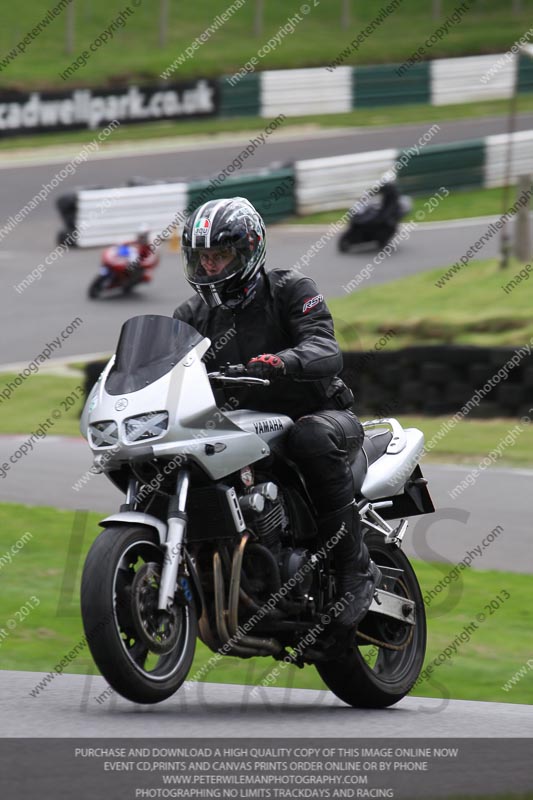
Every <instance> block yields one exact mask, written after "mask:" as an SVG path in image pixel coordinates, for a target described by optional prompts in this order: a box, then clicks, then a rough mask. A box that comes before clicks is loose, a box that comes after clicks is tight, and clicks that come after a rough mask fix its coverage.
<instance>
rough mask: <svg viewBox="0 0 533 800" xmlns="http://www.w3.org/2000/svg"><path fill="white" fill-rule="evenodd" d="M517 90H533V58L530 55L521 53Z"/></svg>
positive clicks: (522, 91)
mask: <svg viewBox="0 0 533 800" xmlns="http://www.w3.org/2000/svg"><path fill="white" fill-rule="evenodd" d="M516 89H517V92H518V93H519V94H523V93H525V92H533V58H532V57H531V56H530V55H529V56H526V55H520V61H519V67H518V83H517V87H516Z"/></svg>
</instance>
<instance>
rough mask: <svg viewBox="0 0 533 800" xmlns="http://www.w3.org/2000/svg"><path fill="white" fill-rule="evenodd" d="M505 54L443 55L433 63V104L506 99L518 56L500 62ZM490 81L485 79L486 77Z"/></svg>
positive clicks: (512, 81) (509, 91)
mask: <svg viewBox="0 0 533 800" xmlns="http://www.w3.org/2000/svg"><path fill="white" fill-rule="evenodd" d="M501 58H502V56H501V55H500V56H497V55H489V56H469V57H467V58H443V59H437V60H436V61H432V62H431V67H430V74H431V79H430V83H431V105H434V106H446V105H452V104H453V103H473V102H479V101H481V100H505V99H506V98H509V97H511V95H512V93H513V87H514V82H515V75H516V71H517V58H516V57H515V56H513V57H511V58H510V59H509V60H508V61H505V62H502V63H501V64H498V69H497V70H494V72H491V71H490V70H491V68H494V67H495V65H496V64H497V62H498V59H501ZM485 77H486V78H487V80H483V79H484V78H485Z"/></svg>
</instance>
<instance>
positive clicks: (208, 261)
mask: <svg viewBox="0 0 533 800" xmlns="http://www.w3.org/2000/svg"><path fill="white" fill-rule="evenodd" d="M182 253H183V260H184V268H185V277H186V278H187V280H188V281H190V283H193V284H197V285H203V284H206V283H211V284H214V283H215V284H216V283H221V282H223V281H227V280H228V279H229V278H232V277H233V276H234V275H236V274H237V273H238V272H239V271H240V270H241V269H242V266H243V265H242V261H241V258H240V257H239V255H238V254H237V250H236V249H235V247H232V246H229V245H219V246H218V247H208V248H204V247H194V248H193V247H183V248H182Z"/></svg>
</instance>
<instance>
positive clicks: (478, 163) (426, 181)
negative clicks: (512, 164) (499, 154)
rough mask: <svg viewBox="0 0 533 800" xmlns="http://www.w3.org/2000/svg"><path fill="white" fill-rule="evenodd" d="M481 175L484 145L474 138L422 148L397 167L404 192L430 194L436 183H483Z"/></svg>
mask: <svg viewBox="0 0 533 800" xmlns="http://www.w3.org/2000/svg"><path fill="white" fill-rule="evenodd" d="M484 176H485V145H484V141H483V139H477V140H472V141H467V142H454V143H453V144H442V145H428V146H427V147H424V148H423V149H422V150H421V151H420V153H419V154H418V155H415V156H413V157H412V158H410V159H409V161H408V162H407V164H406V166H405V167H404V168H403V169H402V170H401V172H400V173H399V175H398V183H399V186H400V188H401V189H402V191H404V192H407V193H408V194H421V193H422V194H431V192H434V191H435V190H437V189H438V188H439V187H440V186H446V187H447V188H449V189H454V188H461V189H462V188H467V187H475V186H483V182H484Z"/></svg>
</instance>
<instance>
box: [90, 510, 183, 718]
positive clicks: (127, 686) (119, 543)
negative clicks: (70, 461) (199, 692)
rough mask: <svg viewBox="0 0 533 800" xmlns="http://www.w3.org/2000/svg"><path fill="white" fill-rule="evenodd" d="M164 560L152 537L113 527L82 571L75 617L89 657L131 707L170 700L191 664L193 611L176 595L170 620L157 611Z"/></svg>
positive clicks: (103, 535) (149, 533)
mask: <svg viewBox="0 0 533 800" xmlns="http://www.w3.org/2000/svg"><path fill="white" fill-rule="evenodd" d="M163 557H164V555H163V550H162V549H161V547H160V544H159V540H158V537H157V535H156V533H155V532H154V531H152V530H150V529H147V528H142V527H139V528H137V527H134V526H129V525H128V526H111V527H109V528H106V529H105V530H104V531H103V532H102V533H101V534H100V536H99V537H98V538H97V539H96V540H95V542H94V544H93V545H92V547H91V549H90V551H89V555H88V556H87V560H86V562H85V566H84V569H83V576H82V583H81V614H82V619H83V626H84V629H85V635H86V637H87V642H88V644H89V648H90V650H91V653H92V656H93V658H94V661H95V663H96V665H97V667H98V669H99V670H100V672H101V673H102V675H103V676H104V678H105V679H106V680H107V681H108V683H109V684H110V686H111V687H112V688H113V689H115V691H117V692H118V693H119V694H121V695H122V696H123V697H125V698H126V699H127V700H131V701H133V702H134V703H158V702H160V701H161V700H165V699H166V698H167V697H170V695H172V694H174V692H176V691H177V690H178V689H179V687H180V686H181V684H182V683H183V682H184V680H185V678H186V677H187V674H188V672H189V670H190V668H191V664H192V661H193V658H194V649H195V645H196V635H197V619H196V612H195V609H194V607H192V606H191V605H189V604H188V603H187V601H186V598H185V597H181V596H180V593H178V595H177V596H176V598H175V601H174V605H173V607H172V609H171V610H170V612H168V613H167V612H160V611H158V609H157V599H158V591H159V583H160V577H161V569H162V566H163ZM185 583H186V581H185ZM180 592H181V590H180ZM186 593H187V594H188V592H186Z"/></svg>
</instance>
